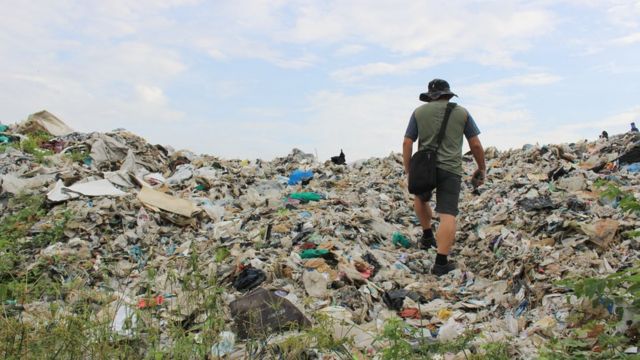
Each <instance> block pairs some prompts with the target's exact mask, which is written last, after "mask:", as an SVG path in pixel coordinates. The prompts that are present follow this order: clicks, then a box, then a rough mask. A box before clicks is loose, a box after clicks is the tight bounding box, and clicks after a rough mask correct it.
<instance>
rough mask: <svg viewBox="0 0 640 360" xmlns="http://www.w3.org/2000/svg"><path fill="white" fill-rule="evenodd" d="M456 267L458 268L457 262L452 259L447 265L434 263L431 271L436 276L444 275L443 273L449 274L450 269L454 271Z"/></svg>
mask: <svg viewBox="0 0 640 360" xmlns="http://www.w3.org/2000/svg"><path fill="white" fill-rule="evenodd" d="M455 269H456V264H454V263H453V262H452V261H449V262H448V263H447V265H438V264H434V265H433V268H431V273H432V274H433V275H435V276H442V275H445V274H448V273H449V272H450V271H453V270H455Z"/></svg>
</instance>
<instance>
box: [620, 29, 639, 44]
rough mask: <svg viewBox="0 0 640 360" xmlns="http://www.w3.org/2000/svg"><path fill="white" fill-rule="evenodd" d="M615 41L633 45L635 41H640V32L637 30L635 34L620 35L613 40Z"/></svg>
mask: <svg viewBox="0 0 640 360" xmlns="http://www.w3.org/2000/svg"><path fill="white" fill-rule="evenodd" d="M613 41H614V42H615V43H617V44H620V45H631V44H635V43H640V32H636V33H633V34H629V35H626V36H623V37H619V38H617V39H615V40H613Z"/></svg>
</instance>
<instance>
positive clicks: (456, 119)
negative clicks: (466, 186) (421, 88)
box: [414, 100, 468, 176]
mask: <svg viewBox="0 0 640 360" xmlns="http://www.w3.org/2000/svg"><path fill="white" fill-rule="evenodd" d="M447 103H448V101H447V100H436V101H432V102H430V103H427V104H424V105H422V106H420V107H419V108H417V109H416V110H415V112H414V115H415V117H416V122H417V124H418V150H425V149H426V148H427V147H430V148H435V147H436V145H437V141H438V132H439V131H440V125H441V124H442V120H443V119H444V112H445V109H446V108H447ZM467 117H468V113H467V110H466V109H465V108H463V107H462V106H460V105H457V106H456V107H455V108H454V109H453V111H451V117H450V118H449V122H448V123H447V129H446V132H445V134H444V138H443V139H442V144H440V147H439V148H438V165H437V166H438V168H439V169H443V170H446V171H449V172H452V173H454V174H457V175H460V176H462V139H463V137H464V127H465V125H466V123H467Z"/></svg>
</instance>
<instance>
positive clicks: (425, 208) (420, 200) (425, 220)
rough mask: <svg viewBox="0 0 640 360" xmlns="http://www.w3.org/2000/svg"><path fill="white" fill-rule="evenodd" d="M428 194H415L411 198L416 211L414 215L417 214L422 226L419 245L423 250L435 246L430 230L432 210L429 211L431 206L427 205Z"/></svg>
mask: <svg viewBox="0 0 640 360" xmlns="http://www.w3.org/2000/svg"><path fill="white" fill-rule="evenodd" d="M430 197H431V195H430V194H424V195H422V196H416V197H415V198H414V199H413V207H414V209H415V211H416V215H417V216H418V220H420V226H421V227H422V237H420V240H419V245H420V248H421V249H423V250H429V249H432V248H435V247H436V239H435V237H434V236H433V231H432V230H431V218H432V216H433V212H432V211H431V206H429V202H428V200H429V198H430Z"/></svg>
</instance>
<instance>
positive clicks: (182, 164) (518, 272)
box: [0, 111, 640, 359]
mask: <svg viewBox="0 0 640 360" xmlns="http://www.w3.org/2000/svg"><path fill="white" fill-rule="evenodd" d="M639 140H640V137H639V136H638V135H637V134H622V135H617V136H612V137H611V138H610V139H605V140H599V141H597V142H587V141H581V142H577V143H573V144H562V145H547V146H538V145H536V146H532V145H527V146H525V147H523V148H522V149H515V150H509V151H498V150H496V149H495V148H489V149H487V150H486V158H487V165H488V166H487V167H488V176H487V180H486V183H485V185H483V186H481V187H480V188H478V189H475V190H474V189H473V187H472V186H471V185H470V183H469V182H468V180H469V179H468V178H469V175H470V174H472V173H473V170H475V168H474V163H473V160H472V157H471V155H469V154H467V155H465V156H464V167H465V173H466V174H468V175H467V176H466V177H465V181H464V183H463V191H462V195H461V201H460V216H459V218H458V219H459V220H458V232H457V236H456V243H455V246H454V251H453V253H452V256H451V258H452V260H453V261H455V262H456V263H457V264H458V269H457V270H455V271H453V272H452V273H450V274H448V275H445V276H443V277H440V278H437V277H435V276H433V275H431V274H430V273H429V270H430V269H431V267H432V265H433V262H434V258H435V253H434V252H433V251H431V252H427V251H424V250H420V249H418V247H417V246H416V245H415V244H416V241H417V240H418V238H419V236H420V235H421V229H420V227H419V223H418V220H417V218H416V217H415V215H414V212H413V209H412V197H411V196H410V195H409V193H408V192H407V190H406V176H405V175H404V173H403V166H402V159H401V155H400V154H391V155H389V156H387V157H385V158H371V159H368V160H361V161H356V162H353V163H349V164H346V165H345V154H344V153H342V151H341V155H340V156H339V157H334V159H332V160H333V161H326V162H318V161H317V159H315V157H314V156H313V155H310V154H305V153H303V152H302V151H299V150H293V151H292V152H291V153H290V154H289V155H287V156H286V157H281V158H276V159H274V160H272V161H262V160H255V161H246V160H224V159H220V158H218V157H215V156H210V155H196V154H194V153H192V152H189V151H175V150H173V149H172V148H171V147H169V146H160V145H151V144H149V143H147V142H146V141H145V140H144V139H143V138H141V137H139V136H136V135H134V134H132V133H130V132H127V131H125V130H116V131H113V132H109V133H89V134H84V133H78V132H74V131H73V130H72V129H70V128H69V127H68V126H67V125H66V124H64V122H62V121H61V120H60V119H58V118H56V117H55V116H53V115H52V114H50V113H48V112H46V111H44V112H40V113H36V114H33V115H32V116H30V117H29V119H27V121H25V122H23V123H20V124H16V125H11V126H2V128H0V142H3V143H4V144H3V145H1V146H2V151H1V152H0V185H1V187H2V192H1V194H0V213H1V214H2V215H1V216H2V218H1V219H2V223H1V225H0V231H1V232H2V235H0V236H1V237H0V239H1V240H0V259H1V260H0V261H1V262H0V284H1V287H0V296H1V297H2V298H1V300H2V306H3V309H4V311H3V321H4V324H6V325H12V326H15V327H17V328H18V327H22V328H21V329H28V330H29V331H34V332H36V333H37V331H36V330H37V329H41V328H42V327H45V328H47V327H48V328H47V329H49V330H47V331H50V329H51V328H55V326H54V325H53V324H55V323H56V321H60V320H59V319H63V318H64V319H68V318H69V317H81V318H82V319H84V320H86V321H87V322H91V323H92V324H94V326H103V328H104V329H105V331H106V333H108V335H106V336H102V337H98V336H97V335H96V334H94V333H91V332H90V331H89V330H87V329H85V330H84V332H79V333H78V334H76V335H75V336H77V337H78V338H79V339H84V340H86V343H87V344H96V343H100V341H102V342H104V343H108V344H109V345H108V346H107V345H103V346H107V347H104V348H101V349H102V350H101V351H106V349H107V348H109V349H111V350H113V349H116V350H117V351H125V349H126V351H129V353H128V354H129V355H131V356H132V357H144V356H148V355H149V353H150V351H151V350H150V349H153V350H154V351H159V352H160V353H163V352H166V353H170V352H171V351H172V350H171V349H176V348H178V347H179V345H180V344H184V343H185V341H192V343H190V344H193V346H194V348H195V347H198V346H200V347H201V348H203V349H206V353H205V354H203V353H199V354H198V355H200V358H202V357H205V356H206V357H214V358H215V357H224V356H226V357H227V358H247V357H253V358H264V357H275V358H278V355H277V354H278V352H280V356H281V355H282V353H283V352H284V351H285V348H286V347H285V345H283V344H289V345H291V342H289V343H287V339H291V338H293V339H302V338H301V337H300V334H304V333H305V332H306V333H309V332H310V331H313V329H315V328H320V329H321V330H323V331H325V332H327V333H328V334H330V336H329V337H330V338H331V340H332V341H333V343H332V344H339V346H341V347H342V349H344V350H345V352H346V353H348V354H352V355H353V356H356V355H357V356H358V358H379V357H380V356H381V354H382V353H380V351H381V350H384V349H385V348H389V347H391V346H393V344H394V343H393V342H392V341H391V340H390V339H389V337H388V335H385V331H384V330H385V327H387V328H388V324H389V323H390V322H393V321H397V320H393V319H401V321H402V324H408V325H410V328H411V329H417V330H418V332H413V333H411V334H409V333H407V332H405V333H404V334H403V337H404V339H405V340H406V341H407V342H406V343H407V344H409V345H410V346H413V347H418V346H420V344H422V343H423V342H424V341H427V342H428V343H430V344H431V343H446V342H451V341H455V340H456V339H459V338H460V337H463V336H467V334H469V333H470V332H471V333H473V334H475V335H474V340H473V342H471V343H468V344H465V346H466V347H468V348H469V349H470V351H472V352H477V351H481V350H478V349H482V348H481V345H482V344H483V343H488V342H497V341H504V342H507V343H508V344H509V353H510V356H511V357H514V358H532V357H535V356H536V354H537V353H538V351H539V350H540V348H542V347H544V346H545V344H547V343H548V342H549V341H551V340H552V339H555V338H562V337H563V336H566V334H567V333H568V332H569V331H570V328H571V326H572V321H573V320H572V319H571V314H572V313H573V312H574V311H575V310H576V309H582V310H583V311H589V309H590V311H591V312H592V313H596V312H598V311H601V310H602V309H597V307H596V306H594V305H592V304H591V303H590V302H588V301H584V300H583V299H578V298H576V296H573V295H572V293H571V292H570V290H569V289H568V288H567V287H565V286H562V285H561V284H559V283H558V282H557V281H558V280H562V279H568V278H589V277H602V276H605V275H608V274H612V273H616V272H617V271H619V270H621V269H625V268H629V267H630V266H632V265H633V264H635V263H636V262H637V260H638V254H639V252H638V248H639V244H638V238H637V236H638V233H637V232H635V230H636V229H638V227H639V225H640V221H639V220H638V216H637V215H636V211H635V210H636V209H631V210H629V209H627V208H625V207H624V206H627V207H628V206H629V204H630V203H631V205H633V202H632V200H635V192H637V190H638V185H639V178H638V174H637V172H638V170H640V169H639V167H638V166H637V164H635V163H637V162H638V161H640V147H639V145H638V144H639V143H638V141H639ZM347 156H348V154H347ZM607 184H616V187H615V189H617V190H618V191H619V193H615V194H613V195H612V194H609V193H610V192H611V191H609V192H607V189H608V190H611V187H609V188H608V187H607V186H608V185H607ZM629 193H630V194H632V198H633V199H632V200H631V198H629V197H628V196H627V197H622V196H620V195H621V194H629ZM609 195H612V196H609ZM625 199H626V203H625V202H624V201H623V200H625ZM630 201H631V202H630ZM435 226H436V227H437V214H436V215H435ZM628 234H632V235H630V236H629V235H628ZM602 316H606V314H604V315H602ZM65 324H66V323H65ZM396 324H397V322H396ZM627 325H630V323H629V324H627ZM65 326H66V325H65ZM69 326H70V325H69ZM627 327H628V326H627ZM310 329H311V330H310ZM29 331H27V334H28V332H29ZM87 333H90V334H87ZM38 334H40V335H38V336H41V337H46V335H43V334H46V332H45V333H42V332H40V333H38ZM416 334H419V335H416ZM51 335H52V336H55V334H54V333H51ZM25 336H28V335H25V333H24V331H23V332H22V333H20V332H19V331H18V332H17V333H16V334H15V335H14V337H13V338H12V340H11V341H8V340H7V341H4V340H3V341H4V343H3V345H2V346H3V347H4V349H2V350H3V353H5V354H7V353H9V354H15V355H17V356H18V357H21V356H25V355H26V356H29V355H33V354H37V353H34V352H36V351H44V350H42V349H43V348H38V349H40V350H37V349H36V348H30V347H29V346H28V345H25V346H21V347H20V348H18V347H17V344H18V342H20V339H22V338H24V337H25ZM4 339H7V335H6V333H5V334H4ZM185 339H186V340H185ZM305 339H306V338H305ZM314 339H315V340H314V341H312V342H311V343H309V344H304V345H305V347H306V348H304V349H301V350H300V353H299V354H303V355H304V356H303V355H300V357H298V358H302V357H304V358H314V357H315V358H324V359H327V358H344V357H340V356H338V355H336V354H335V349H327V348H324V349H323V348H322V346H321V345H322V343H321V342H320V341H319V340H318V339H319V337H316V338H314ZM30 340H31V342H34V343H38V339H33V338H32V339H30ZM134 340H135V342H134ZM342 340H344V341H343V342H340V341H342ZM86 346H89V345H86ZM91 346H94V345H91ZM109 346H110V347H109ZM332 346H333V345H332ZM132 349H134V350H132ZM274 349H275V350H274ZM474 349H475V350H474ZM30 351H32V352H31V353H30ZM70 351H74V350H73V347H65V348H64V351H63V353H65V352H70ZM594 351H595V350H594ZM636 351H637V349H636ZM467 354H469V352H465V351H461V352H460V351H453V352H449V353H448V356H449V358H456V359H458V358H462V359H464V358H466V356H467ZM323 356H324V357H323ZM36 357H37V356H36ZM188 357H189V356H188ZM194 357H198V356H196V355H194ZM280 358H284V357H280Z"/></svg>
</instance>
